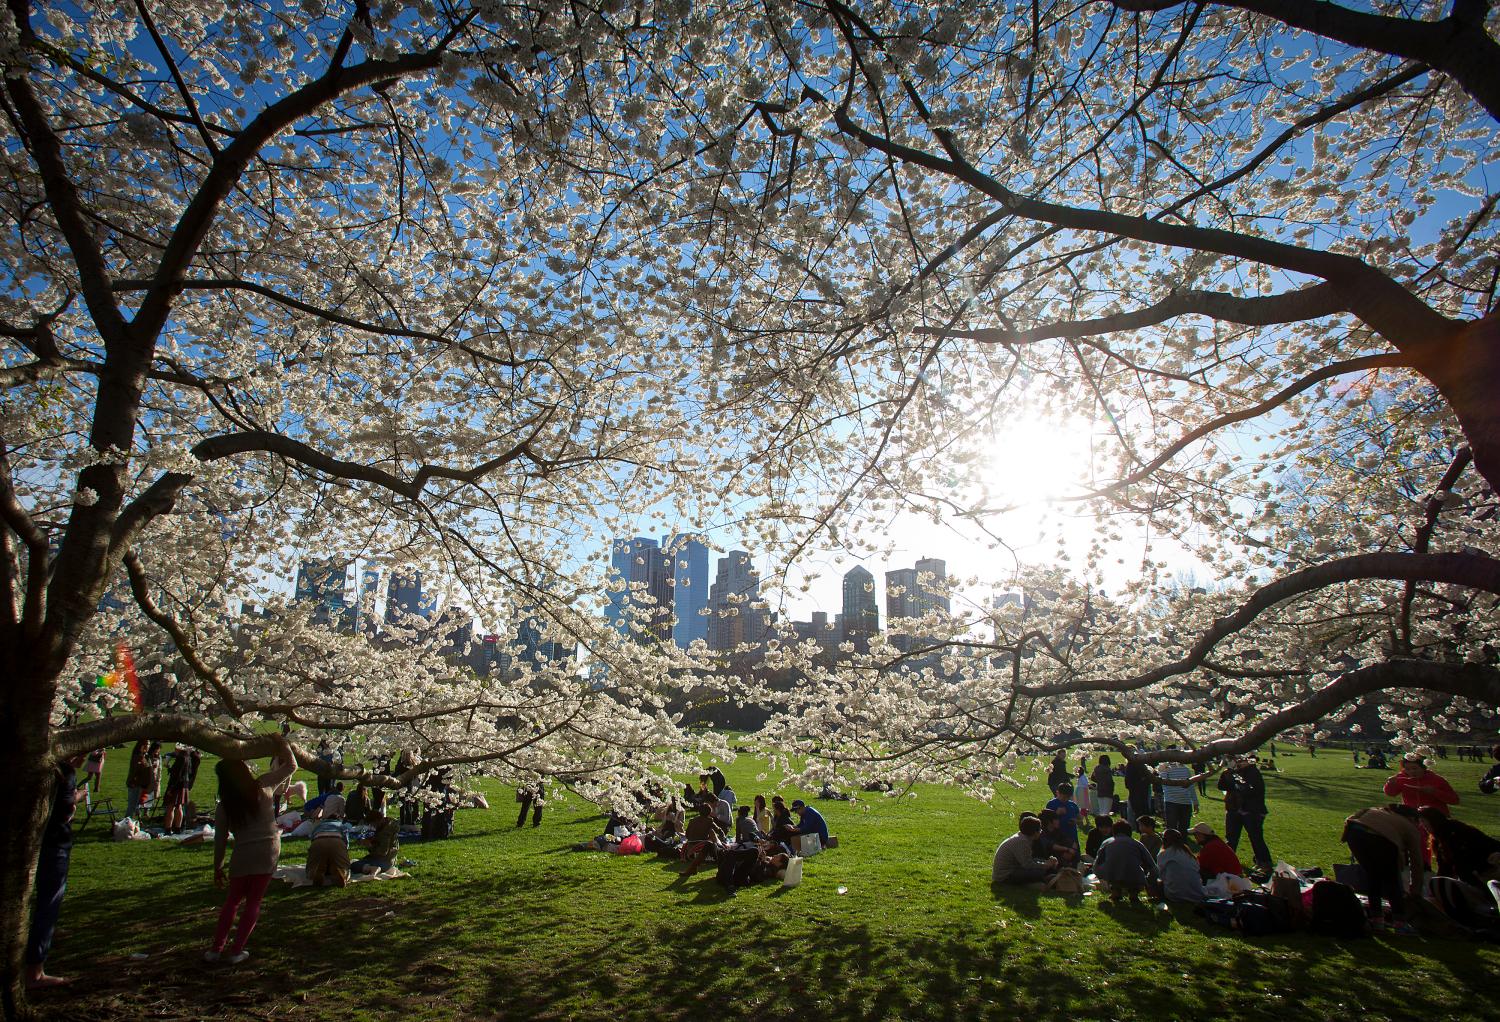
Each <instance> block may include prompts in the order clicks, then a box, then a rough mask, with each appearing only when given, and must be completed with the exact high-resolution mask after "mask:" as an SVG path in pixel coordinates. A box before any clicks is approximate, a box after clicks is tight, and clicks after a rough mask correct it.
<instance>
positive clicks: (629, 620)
mask: <svg viewBox="0 0 1500 1022" xmlns="http://www.w3.org/2000/svg"><path fill="white" fill-rule="evenodd" d="M609 563H610V574H611V576H612V578H613V579H619V580H621V581H623V582H624V583H625V588H624V589H622V590H621V591H619V592H615V591H613V590H612V591H611V592H610V594H609V610H608V614H609V620H610V623H611V624H612V625H614V627H615V630H616V631H618V632H619V633H620V634H621V635H634V636H635V637H636V638H637V639H638V640H640V641H643V642H645V641H652V640H655V641H665V642H670V641H671V639H672V607H673V602H672V590H673V569H672V559H671V557H670V556H669V555H668V554H667V553H666V552H664V551H663V550H662V549H661V547H659V546H657V545H656V540H654V539H650V538H649V537H646V536H637V537H636V538H635V539H621V540H615V542H614V546H613V549H612V550H611V553H610V558H609Z"/></svg>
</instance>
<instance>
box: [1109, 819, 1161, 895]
mask: <svg viewBox="0 0 1500 1022" xmlns="http://www.w3.org/2000/svg"><path fill="white" fill-rule="evenodd" d="M1094 875H1095V876H1097V877H1098V878H1099V879H1100V880H1102V881H1104V882H1105V883H1106V884H1108V885H1109V900H1110V902H1111V903H1112V904H1115V905H1118V904H1119V903H1120V897H1121V895H1125V894H1128V895H1130V903H1131V904H1132V905H1139V904H1140V903H1141V891H1142V890H1143V889H1145V887H1146V882H1147V880H1148V879H1149V880H1151V881H1153V882H1155V881H1158V880H1159V879H1160V875H1159V874H1158V873H1157V871H1156V862H1155V861H1154V860H1152V858H1151V853H1150V852H1148V851H1146V849H1145V847H1144V846H1143V845H1142V844H1141V843H1140V842H1139V841H1137V840H1136V839H1135V829H1134V828H1133V827H1131V826H1130V823H1129V821H1127V820H1116V821H1115V823H1114V837H1112V838H1110V839H1109V840H1108V841H1106V842H1104V844H1102V845H1100V846H1099V857H1098V858H1097V859H1095V860H1094Z"/></svg>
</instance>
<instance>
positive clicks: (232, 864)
mask: <svg viewBox="0 0 1500 1022" xmlns="http://www.w3.org/2000/svg"><path fill="white" fill-rule="evenodd" d="M275 738H276V741H277V743H278V744H279V745H280V749H279V750H278V752H277V755H276V758H275V759H273V760H272V761H271V768H270V769H269V770H267V771H266V772H265V773H264V774H262V775H260V776H259V777H256V776H255V775H254V774H253V773H251V771H250V767H249V765H248V764H246V763H245V761H244V760H238V759H225V760H220V761H219V765H218V767H217V773H218V775H219V809H218V812H217V814H216V815H215V817H214V885H215V886H216V887H221V888H222V887H224V886H226V884H227V886H228V887H229V897H228V898H226V899H225V901H224V907H223V909H221V910H220V912H219V925H218V927H217V928H216V929H215V930H214V942H213V944H212V946H211V947H210V948H209V949H208V951H206V952H204V955H203V959H204V961H208V962H217V961H219V960H220V958H221V957H222V958H224V960H225V961H228V962H230V963H231V964H238V963H240V962H243V961H244V960H245V959H246V958H249V957H250V952H248V951H246V950H245V942H246V941H247V940H249V939H250V931H252V930H254V929H255V922H256V920H257V919H259V918H260V902H261V899H262V898H263V897H265V894H266V888H267V887H268V886H270V883H271V874H273V873H275V872H276V860H277V859H278V858H279V857H280V856H281V831H280V830H279V829H277V827H276V815H275V801H276V800H275V796H274V794H273V793H274V792H275V790H276V788H277V786H278V785H280V784H281V783H282V782H283V781H285V780H287V779H288V778H289V777H291V776H292V772H293V771H294V770H296V769H297V757H296V755H295V754H294V753H293V752H292V747H291V744H290V743H289V742H288V741H287V740H286V737H285V736H284V735H281V734H277V735H276V736H275ZM231 832H233V834H234V852H233V854H231V855H230V857H229V869H228V871H227V872H226V871H225V869H224V848H225V846H226V845H227V843H228V839H229V834H230V833H231ZM241 904H243V906H244V907H243V908H241V909H240V925H239V928H238V929H237V930H236V931H235V934H234V944H233V945H231V946H230V947H229V952H228V955H227V956H225V954H224V950H225V949H224V944H225V941H227V940H228V939H229V928H230V926H231V925H232V924H233V923H234V912H235V909H237V908H240V906H241Z"/></svg>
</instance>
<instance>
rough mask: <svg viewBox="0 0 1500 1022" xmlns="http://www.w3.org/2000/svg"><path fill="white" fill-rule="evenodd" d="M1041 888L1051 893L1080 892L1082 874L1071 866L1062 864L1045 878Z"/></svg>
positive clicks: (1081, 889)
mask: <svg viewBox="0 0 1500 1022" xmlns="http://www.w3.org/2000/svg"><path fill="white" fill-rule="evenodd" d="M1043 889H1044V890H1048V891H1051V892H1052V893H1053V894H1082V893H1083V874H1082V873H1080V872H1078V870H1076V869H1073V868H1072V867H1071V866H1064V867H1063V868H1062V869H1060V870H1058V871H1057V872H1056V873H1053V874H1052V875H1051V876H1050V877H1048V878H1047V883H1046V885H1045V887H1044V888H1043Z"/></svg>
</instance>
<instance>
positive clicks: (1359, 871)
mask: <svg viewBox="0 0 1500 1022" xmlns="http://www.w3.org/2000/svg"><path fill="white" fill-rule="evenodd" d="M1333 878H1334V879H1335V880H1337V881H1338V882H1339V883H1341V884H1343V885H1344V886H1345V887H1352V888H1354V889H1355V890H1356V891H1368V890H1369V889H1370V874H1369V872H1368V871H1367V870H1366V869H1365V868H1364V867H1363V866H1361V865H1360V864H1359V863H1357V862H1337V863H1334V866H1333Z"/></svg>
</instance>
